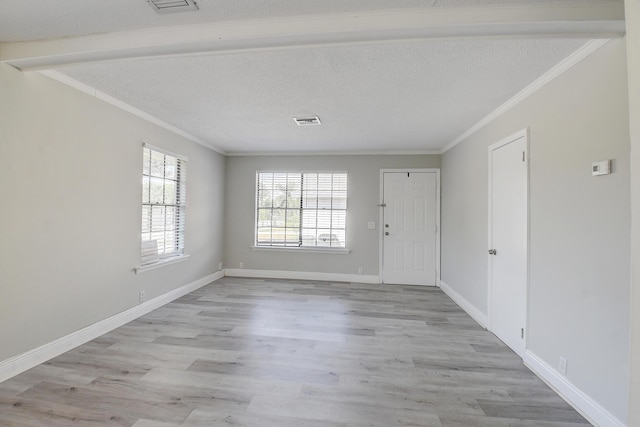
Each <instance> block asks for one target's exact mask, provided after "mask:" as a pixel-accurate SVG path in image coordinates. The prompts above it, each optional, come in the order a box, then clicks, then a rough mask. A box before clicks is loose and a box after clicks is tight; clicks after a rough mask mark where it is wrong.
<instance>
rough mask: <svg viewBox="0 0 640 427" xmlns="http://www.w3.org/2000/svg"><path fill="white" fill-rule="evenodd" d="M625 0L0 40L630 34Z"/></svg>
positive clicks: (297, 41)
mask: <svg viewBox="0 0 640 427" xmlns="http://www.w3.org/2000/svg"><path fill="white" fill-rule="evenodd" d="M624 30H625V27H624V4H623V3H622V2H614V1H604V0H602V1H597V2H589V3H586V4H585V3H578V4H575V3H573V4H572V3H567V2H562V1H558V2H554V3H550V4H546V5H544V6H540V5H527V4H520V5H509V6H505V5H501V6H475V7H474V6H468V7H458V8H434V7H427V8H415V9H398V10H390V9H386V10H376V11H360V12H357V13H341V14H322V15H313V16H292V17H281V18H271V19H252V20H241V21H235V22H217V23H205V24H196V25H183V26H174V27H165V28H147V29H142V30H135V31H123V32H116V33H106V34H95V35H88V36H81V37H68V38H58V39H49V40H38V41H28V42H17V43H4V44H1V45H0V62H8V63H9V64H11V65H13V66H15V67H17V68H20V69H22V70H27V69H30V70H34V69H46V68H56V67H58V66H61V65H71V64H79V63H85V62H96V61H108V60H119V59H130V58H140V57H155V56H166V55H192V54H201V53H215V52H230V51H240V50H242V51H246V50H257V49H260V50H264V49H266V50H272V49H286V48H292V47H293V48H296V47H303V46H318V45H324V46H327V45H335V44H345V43H363V42H365V43H372V42H381V41H390V40H410V39H427V38H439V39H451V38H456V39H460V38H479V37H480V38H487V37H503V38H504V37H550V36H551V37H571V38H594V39H595V38H612V37H620V36H622V35H623V34H624Z"/></svg>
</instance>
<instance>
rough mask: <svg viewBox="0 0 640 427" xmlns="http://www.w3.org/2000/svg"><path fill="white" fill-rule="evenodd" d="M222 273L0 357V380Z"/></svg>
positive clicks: (125, 322) (139, 314)
mask: <svg viewBox="0 0 640 427" xmlns="http://www.w3.org/2000/svg"><path fill="white" fill-rule="evenodd" d="M222 277H224V274H223V272H222V271H217V272H215V273H213V274H209V275H208V276H205V277H203V278H201V279H198V280H196V281H194V282H191V283H188V284H186V285H184V286H181V287H179V288H177V289H174V290H172V291H170V292H167V293H166V294H163V295H160V296H159V297H157V298H154V299H152V300H149V301H147V302H145V303H142V304H140V305H137V306H135V307H132V308H130V309H129V310H126V311H123V312H122V313H118V314H116V315H114V316H111V317H109V318H107V319H104V320H101V321H99V322H97V323H94V324H93V325H90V326H87V327H86V328H83V329H80V330H79V331H76V332H73V333H71V334H69V335H66V336H64V337H62V338H59V339H57V340H55V341H53V342H50V343H48V344H45V345H43V346H40V347H38V348H35V349H33V350H30V351H27V352H25V353H23V354H20V355H18V356H14V357H12V358H9V359H6V360H4V361H0V382H3V381H5V380H7V379H9V378H12V377H14V376H16V375H18V374H21V373H22V372H25V371H27V370H29V369H31V368H34V367H36V366H38V365H40V364H41V363H44V362H46V361H47V360H50V359H53V358H54V357H57V356H59V355H61V354H63V353H65V352H67V351H69V350H71V349H74V348H76V347H78V346H80V345H82V344H85V343H87V342H89V341H91V340H93V339H96V338H98V337H99V336H101V335H104V334H106V333H107V332H110V331H112V330H114V329H116V328H119V327H120V326H122V325H125V324H127V323H129V322H131V321H133V320H135V319H137V318H139V317H141V316H144V315H145V314H147V313H149V312H151V311H153V310H155V309H157V308H160V307H162V306H163V305H166V304H168V303H170V302H171V301H174V300H176V299H178V298H180V297H181V296H183V295H186V294H188V293H189V292H193V291H195V290H196V289H199V288H201V287H203V286H205V285H208V284H209V283H211V282H214V281H216V280H218V279H221V278H222Z"/></svg>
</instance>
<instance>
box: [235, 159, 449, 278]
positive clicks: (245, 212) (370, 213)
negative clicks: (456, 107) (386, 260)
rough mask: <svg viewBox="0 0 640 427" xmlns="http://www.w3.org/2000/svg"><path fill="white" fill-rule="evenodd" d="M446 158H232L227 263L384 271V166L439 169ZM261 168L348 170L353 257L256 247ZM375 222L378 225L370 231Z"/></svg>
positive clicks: (305, 269) (351, 271)
mask: <svg viewBox="0 0 640 427" xmlns="http://www.w3.org/2000/svg"><path fill="white" fill-rule="evenodd" d="M439 166H440V156H429V155H415V156H348V155H347V156H246V157H228V158H227V170H226V185H227V187H226V200H225V208H226V217H227V222H226V228H225V231H226V232H225V267H227V268H238V266H239V264H240V262H242V263H244V268H245V269H253V270H282V271H302V272H319V273H342V274H357V273H358V268H359V267H362V268H363V274H364V275H375V276H377V275H378V257H379V252H378V243H379V242H378V240H379V228H378V227H379V224H378V215H379V207H378V203H379V198H380V185H379V184H380V169H388V168H389V169H390V168H437V167H439ZM258 170H303V171H304V170H310V171H331V170H336V171H347V172H348V173H349V178H348V179H349V181H348V201H347V204H348V206H347V247H348V248H350V249H351V253H349V254H348V255H339V254H318V253H312V254H309V253H292V252H284V253H283V252H274V251H263V250H252V249H251V248H250V247H251V246H252V245H253V244H254V236H255V231H254V227H255V197H256V196H255V191H256V171H258ZM368 221H375V222H376V229H375V230H369V229H367V222H368Z"/></svg>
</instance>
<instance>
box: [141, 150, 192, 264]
mask: <svg viewBox="0 0 640 427" xmlns="http://www.w3.org/2000/svg"><path fill="white" fill-rule="evenodd" d="M145 149H148V150H150V151H155V152H157V153H161V154H164V155H167V156H171V157H175V158H176V159H177V160H178V161H181V162H184V164H185V166H186V164H187V162H188V160H189V158H188V157H187V156H184V155H182V154H177V153H174V152H172V151H170V150H166V149H164V148H161V147H157V146H155V145H152V144H148V143H146V142H143V143H142V151H143V153H144V150H145ZM184 173H185V174H186V170H185V172H184ZM142 176H143V177H144V172H143V173H142ZM177 183H178V186H180V184H183V185H184V187H185V191H186V178H183V179H181V180H179V181H177ZM142 191H143V189H142V188H141V192H142ZM185 197H186V196H185ZM140 200H142V197H140ZM145 205H149V206H153V204H150V203H144V202H142V203H141V204H140V207H141V208H142V207H144V206H145ZM176 206H179V205H176ZM186 207H187V203H186V199H185V202H184V212H185V216H186ZM182 221H184V222H183V224H182V234H183V235H182V240H183V247H182V253H175V252H174V253H171V254H169V255H165V256H159V258H158V260H156V261H151V262H145V263H143V262H142V253H141V252H139V256H140V257H141V258H140V262H139V264H138V265H137V266H136V267H134V271H135V273H136V274H139V273H143V272H145V271H149V270H154V269H156V268H159V267H164V266H166V265H171V264H176V263H178V262H181V261H186V260H187V259H188V258H189V256H190V255H189V254H187V253H186V252H185V250H186V244H185V243H186V242H185V241H186V218H183V219H182ZM139 230H140V233H142V219H141V223H140V227H139ZM142 242H143V241H142V236H141V234H140V240H139V248H140V250H142Z"/></svg>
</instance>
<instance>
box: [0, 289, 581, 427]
mask: <svg viewBox="0 0 640 427" xmlns="http://www.w3.org/2000/svg"><path fill="white" fill-rule="evenodd" d="M0 425H2V426H67V425H83V426H84V425H86V426H90V425H114V426H132V425H133V426H135V427H151V426H153V427H175V426H213V427H217V426H225V427H228V426H235V427H237V426H255V427H346V426H349V427H364V426H372V427H395V426H411V427H414V426H421V427H422V426H447V427H453V426H480V427H483V426H484V427H506V426H549V427H550V426H564V427H568V426H584V425H589V424H588V423H587V422H586V421H585V420H584V419H583V418H582V417H581V416H580V415H579V414H578V413H576V412H575V411H574V410H573V409H572V408H571V407H570V406H569V405H567V404H566V403H565V402H564V401H563V400H562V399H561V398H560V397H559V396H557V395H556V394H555V393H554V392H553V391H552V390H550V389H549V388H548V387H547V386H546V385H545V384H544V383H543V382H542V381H541V380H540V379H538V378H537V377H536V376H535V375H533V374H532V373H531V372H530V371H529V370H528V369H527V368H526V367H524V366H523V364H522V361H521V360H520V359H519V358H518V357H517V356H516V355H515V354H514V353H513V352H512V351H511V350H509V349H508V348H507V347H506V346H505V345H504V344H502V343H501V342H500V341H499V340H498V339H497V338H496V337H495V336H494V335H492V334H491V333H489V332H487V331H485V330H483V329H482V328H481V327H479V326H478V325H477V324H476V323H475V322H474V321H473V320H472V319H471V318H470V317H469V316H467V315H466V314H465V313H464V312H463V311H462V310H461V309H460V308H458V306H456V304H454V303H453V302H452V301H451V300H450V299H449V298H448V297H447V296H446V295H445V294H443V293H442V292H441V291H440V290H439V289H437V288H423V287H409V286H381V285H363V284H350V283H328V282H309V281H289V280H261V279H238V278H224V279H221V280H219V281H217V282H214V283H211V284H209V285H207V286H205V287H203V288H201V289H199V290H197V291H195V292H193V293H191V294H189V295H186V296H184V297H182V298H180V299H178V300H176V301H174V302H172V303H171V304H168V305H166V306H164V307H162V308H160V309H158V310H156V311H154V312H152V313H150V314H148V315H146V316H144V317H141V318H139V319H138V320H136V321H133V322H131V323H129V324H127V325H125V326H123V327H121V328H118V329H116V330H114V331H112V332H110V333H108V334H106V335H104V336H102V337H100V338H98V339H96V340H93V341H91V342H89V343H87V344H85V345H82V346H80V347H78V348H76V349H74V350H72V351H69V352H68V353H65V354H63V355H62V356H59V357H56V358H55V359H53V360H51V361H49V362H47V363H45V364H43V365H40V366H38V367H36V368H33V369H31V370H30V371H27V372H25V373H23V374H21V375H19V376H17V377H14V378H12V379H10V380H8V381H5V382H4V383H2V384H0Z"/></svg>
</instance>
